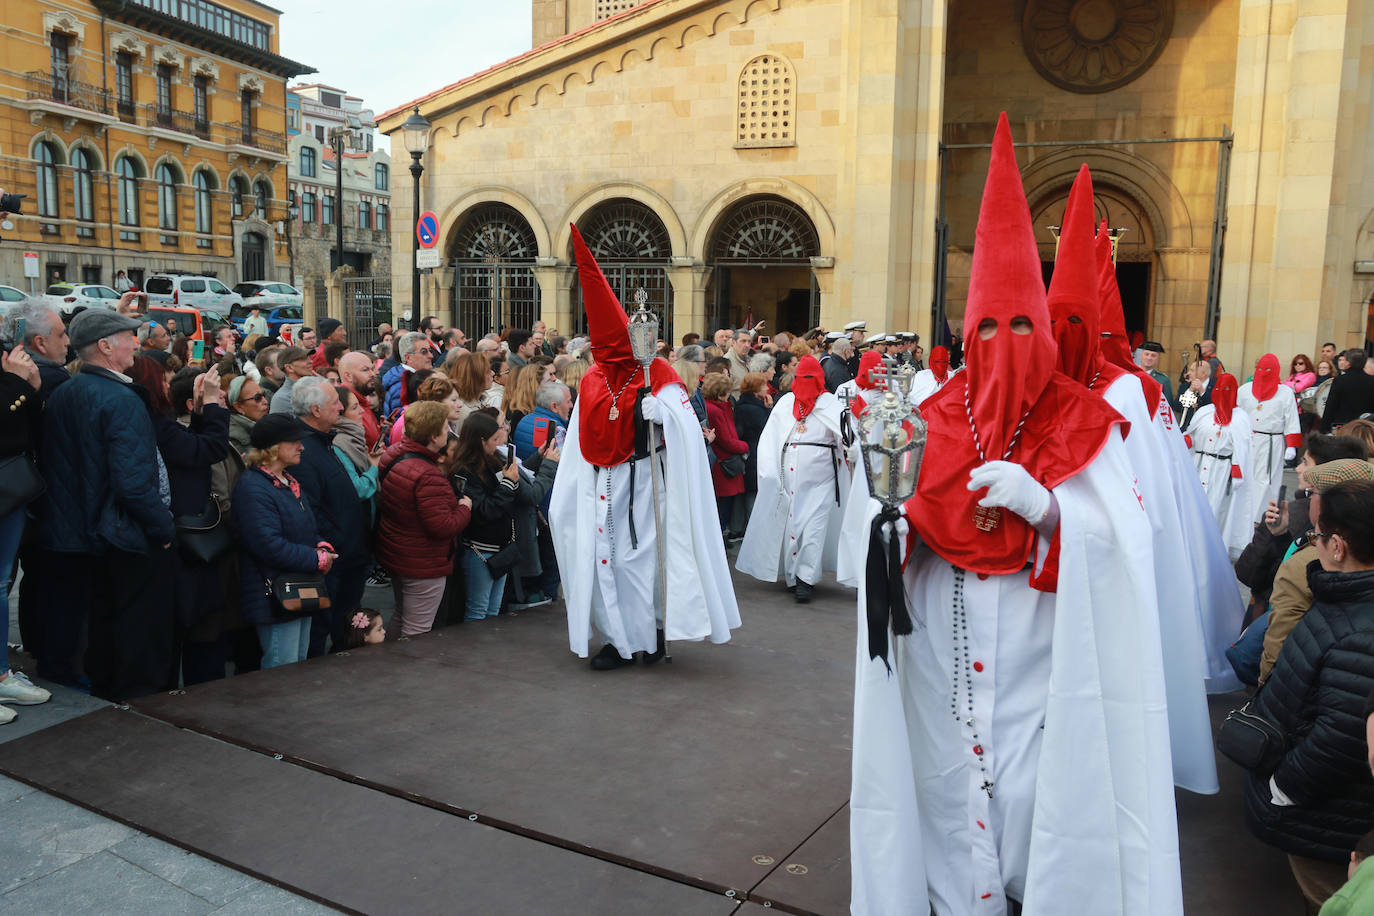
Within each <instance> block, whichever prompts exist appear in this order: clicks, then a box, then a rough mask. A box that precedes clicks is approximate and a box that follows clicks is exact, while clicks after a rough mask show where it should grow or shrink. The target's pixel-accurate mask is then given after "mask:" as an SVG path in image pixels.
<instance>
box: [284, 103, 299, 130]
mask: <svg viewBox="0 0 1374 916" xmlns="http://www.w3.org/2000/svg"><path fill="white" fill-rule="evenodd" d="M286 126H287V128H288V129H289V130H296V131H298V130H300V129H301V113H300V111H299V110H298V109H295V108H288V109H286Z"/></svg>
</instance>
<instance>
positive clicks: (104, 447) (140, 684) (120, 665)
mask: <svg viewBox="0 0 1374 916" xmlns="http://www.w3.org/2000/svg"><path fill="white" fill-rule="evenodd" d="M137 328H138V321H137V320H135V319H133V318H128V317H126V316H123V315H120V314H118V313H116V312H111V311H106V310H104V309H88V310H86V311H84V312H82V313H81V314H79V315H77V316H76V318H74V319H73V320H72V323H71V327H70V329H69V333H70V334H71V342H72V346H73V347H75V348H76V351H77V354H78V355H79V356H80V357H81V360H82V363H83V365H82V368H81V371H80V372H79V373H78V374H77V375H76V377H75V378H73V379H72V380H71V381H70V382H67V383H65V384H63V385H60V386H58V387H57V389H56V390H54V391H53V393H52V395H51V396H50V397H49V398H48V403H47V408H46V410H45V419H44V436H43V447H42V458H43V460H42V470H43V477H44V480H45V481H46V483H47V486H48V493H47V498H46V499H45V500H43V501H42V506H41V509H40V513H41V519H42V523H41V526H40V528H39V544H40V546H41V547H42V548H43V549H44V550H46V551H49V552H50V553H52V554H57V555H60V560H61V562H62V563H63V564H64V569H63V575H62V577H61V584H58V583H57V582H53V583H52V585H53V589H54V590H55V591H60V592H61V593H62V594H61V595H56V596H54V597H56V598H58V599H59V600H58V601H57V602H56V603H49V604H48V605H47V607H46V608H45V610H46V611H48V612H54V611H55V609H57V608H59V607H61V608H72V609H75V610H76V611H77V613H78V614H79V612H80V610H81V609H82V608H85V609H86V611H87V614H88V634H89V637H88V648H87V649H86V674H87V676H89V677H90V680H91V692H92V693H94V694H95V695H96V696H99V697H102V698H104V699H107V700H124V699H128V698H130V697H139V696H147V695H148V694H151V693H155V692H157V691H160V690H163V689H165V688H166V686H167V677H168V672H169V671H170V669H171V660H172V592H171V589H170V587H169V584H168V580H169V578H170V576H171V570H172V561H171V551H170V548H171V545H172V538H173V536H174V535H175V533H176V532H175V529H174V527H173V525H172V513H171V510H170V508H169V505H170V501H171V493H170V489H169V487H168V485H167V471H166V468H165V467H164V465H163V464H162V458H161V456H160V455H159V454H158V450H157V438H156V436H155V434H154V432H153V423H152V419H151V418H150V416H149V414H148V408H147V404H146V401H147V397H148V395H147V392H145V391H144V390H143V389H142V388H141V387H139V386H137V385H135V384H134V383H133V381H132V380H131V379H130V378H129V376H127V375H125V373H126V372H128V370H129V369H130V368H132V366H133V363H134V354H135V353H137V352H138V338H137V337H135V336H134V332H135V331H136V330H137ZM56 614H57V615H58V616H61V617H62V619H60V620H58V619H55V620H54V621H53V622H54V623H55V624H58V627H57V629H58V630H59V631H60V632H58V633H57V634H55V635H56V636H57V637H58V640H57V645H56V646H54V645H53V644H52V643H51V642H50V640H49V634H50V633H51V630H48V628H45V630H46V631H47V632H45V638H44V651H45V653H46V652H54V651H61V650H60V648H59V647H61V646H62V645H64V644H65V646H66V647H67V648H66V651H68V652H71V651H73V650H74V647H75V640H76V638H77V634H78V633H79V618H78V619H76V620H73V619H71V617H70V615H66V616H63V615H61V611H60V610H56Z"/></svg>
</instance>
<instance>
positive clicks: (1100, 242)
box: [1097, 219, 1164, 420]
mask: <svg viewBox="0 0 1374 916" xmlns="http://www.w3.org/2000/svg"><path fill="white" fill-rule="evenodd" d="M1097 271H1098V273H1097V278H1098V295H1099V297H1100V299H1101V303H1102V341H1101V344H1100V346H1101V349H1102V356H1103V357H1104V358H1105V359H1106V360H1107V362H1109V363H1111V364H1112V365H1114V366H1117V367H1119V368H1121V369H1125V370H1126V371H1127V372H1129V373H1130V374H1131V375H1134V376H1135V377H1136V378H1138V379H1140V387H1141V390H1142V393H1143V394H1144V395H1145V409H1146V410H1148V411H1149V412H1150V419H1152V420H1153V419H1154V416H1155V412H1156V411H1158V410H1159V403H1160V399H1161V398H1163V397H1164V386H1162V385H1160V384H1159V382H1157V381H1155V379H1154V376H1152V375H1150V373H1148V372H1146V371H1145V370H1144V369H1142V368H1140V367H1139V366H1137V365H1136V364H1135V360H1133V359H1131V345H1130V344H1129V343H1128V342H1127V339H1126V312H1125V310H1124V309H1122V307H1121V290H1120V289H1119V288H1118V287H1117V285H1116V265H1115V264H1114V263H1112V239H1111V236H1110V235H1108V234H1107V221H1106V220H1105V219H1104V220H1103V221H1102V225H1101V226H1099V227H1098V230H1097Z"/></svg>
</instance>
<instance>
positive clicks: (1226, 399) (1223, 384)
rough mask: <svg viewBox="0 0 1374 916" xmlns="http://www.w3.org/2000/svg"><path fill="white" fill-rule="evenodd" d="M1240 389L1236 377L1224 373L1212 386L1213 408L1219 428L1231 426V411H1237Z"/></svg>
mask: <svg viewBox="0 0 1374 916" xmlns="http://www.w3.org/2000/svg"><path fill="white" fill-rule="evenodd" d="M1238 389H1239V386H1238V385H1237V384H1236V377H1235V376H1234V375H1231V374H1230V373H1229V372H1223V373H1222V374H1221V375H1218V376H1217V383H1216V384H1215V385H1213V386H1212V408H1213V409H1214V410H1215V411H1216V417H1217V425H1218V426H1229V425H1230V424H1231V411H1233V410H1235V409H1236V391H1237V390H1238Z"/></svg>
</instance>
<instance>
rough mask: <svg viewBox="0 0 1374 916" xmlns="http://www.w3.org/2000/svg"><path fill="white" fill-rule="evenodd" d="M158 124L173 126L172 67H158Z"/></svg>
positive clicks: (165, 65) (164, 65)
mask: <svg viewBox="0 0 1374 916" xmlns="http://www.w3.org/2000/svg"><path fill="white" fill-rule="evenodd" d="M157 123H159V124H161V125H163V126H164V127H171V126H172V67H171V65H170V64H158V65H157Z"/></svg>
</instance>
